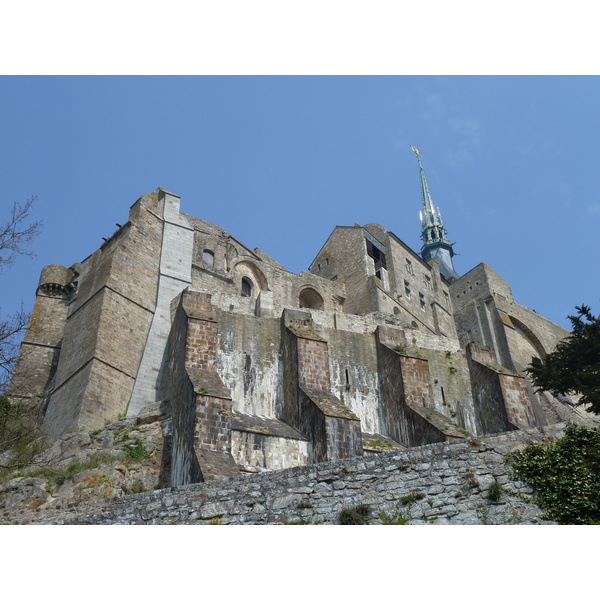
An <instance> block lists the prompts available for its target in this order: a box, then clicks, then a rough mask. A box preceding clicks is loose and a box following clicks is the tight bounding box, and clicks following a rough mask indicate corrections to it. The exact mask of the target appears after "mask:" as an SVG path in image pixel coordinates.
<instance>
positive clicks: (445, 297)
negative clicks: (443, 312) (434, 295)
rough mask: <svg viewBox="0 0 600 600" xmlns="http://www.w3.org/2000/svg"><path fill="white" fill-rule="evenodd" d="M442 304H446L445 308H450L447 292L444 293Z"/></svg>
mask: <svg viewBox="0 0 600 600" xmlns="http://www.w3.org/2000/svg"><path fill="white" fill-rule="evenodd" d="M444 302H445V303H446V306H450V296H449V295H448V292H444Z"/></svg>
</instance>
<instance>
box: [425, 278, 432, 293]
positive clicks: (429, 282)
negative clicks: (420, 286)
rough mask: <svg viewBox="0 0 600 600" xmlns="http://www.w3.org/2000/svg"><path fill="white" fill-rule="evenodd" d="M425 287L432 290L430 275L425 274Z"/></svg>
mask: <svg viewBox="0 0 600 600" xmlns="http://www.w3.org/2000/svg"><path fill="white" fill-rule="evenodd" d="M425 287H426V288H427V289H428V290H430V289H432V285H431V277H429V276H428V275H425Z"/></svg>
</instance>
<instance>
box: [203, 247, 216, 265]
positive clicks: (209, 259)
mask: <svg viewBox="0 0 600 600" xmlns="http://www.w3.org/2000/svg"><path fill="white" fill-rule="evenodd" d="M202 262H203V263H204V264H205V265H206V266H208V267H212V266H213V265H214V264H215V253H214V252H213V251H212V250H204V252H203V253H202Z"/></svg>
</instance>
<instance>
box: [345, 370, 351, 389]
mask: <svg viewBox="0 0 600 600" xmlns="http://www.w3.org/2000/svg"><path fill="white" fill-rule="evenodd" d="M349 384H350V377H349V375H348V369H346V385H349Z"/></svg>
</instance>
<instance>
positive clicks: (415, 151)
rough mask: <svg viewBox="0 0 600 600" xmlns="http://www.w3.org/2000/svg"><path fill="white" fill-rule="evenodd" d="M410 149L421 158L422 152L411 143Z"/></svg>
mask: <svg viewBox="0 0 600 600" xmlns="http://www.w3.org/2000/svg"><path fill="white" fill-rule="evenodd" d="M410 149H411V150H412V151H413V152H414V153H415V154H416V155H417V158H421V153H420V152H419V151H418V150H417V149H416V148H415V147H414V146H412V145H411V147H410Z"/></svg>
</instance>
